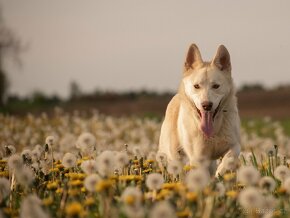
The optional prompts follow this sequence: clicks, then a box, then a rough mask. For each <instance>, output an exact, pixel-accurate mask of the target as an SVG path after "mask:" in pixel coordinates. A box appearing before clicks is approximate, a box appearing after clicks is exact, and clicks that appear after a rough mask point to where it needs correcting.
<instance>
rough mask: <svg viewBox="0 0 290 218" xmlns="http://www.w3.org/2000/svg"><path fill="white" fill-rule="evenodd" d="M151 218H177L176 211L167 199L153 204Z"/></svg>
mask: <svg viewBox="0 0 290 218" xmlns="http://www.w3.org/2000/svg"><path fill="white" fill-rule="evenodd" d="M149 217H150V218H175V217H177V216H176V212H175V210H174V209H173V207H172V206H171V205H170V203H168V202H167V201H161V202H158V203H156V204H155V205H154V206H153V209H152V210H151V211H150V215H149Z"/></svg>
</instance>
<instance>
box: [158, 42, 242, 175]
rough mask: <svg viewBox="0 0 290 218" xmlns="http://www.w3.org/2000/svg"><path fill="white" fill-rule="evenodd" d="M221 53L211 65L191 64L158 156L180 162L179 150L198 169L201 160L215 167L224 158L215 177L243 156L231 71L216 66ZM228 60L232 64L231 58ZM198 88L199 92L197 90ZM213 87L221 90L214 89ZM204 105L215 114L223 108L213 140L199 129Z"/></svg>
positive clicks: (169, 111) (168, 112) (169, 115)
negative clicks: (227, 162)
mask: <svg viewBox="0 0 290 218" xmlns="http://www.w3.org/2000/svg"><path fill="white" fill-rule="evenodd" d="M223 48H224V47H222V48H221V49H223ZM194 52H199V51H194ZM222 52H224V50H222ZM226 52H227V50H226ZM220 53H221V51H219V50H218V53H217V55H216V57H215V59H214V60H213V62H212V63H211V64H208V63H204V62H202V61H201V58H200V59H197V63H190V64H195V65H194V67H193V68H190V69H187V70H186V71H185V73H184V76H183V79H182V82H181V85H180V89H179V91H178V93H177V94H176V95H175V96H174V97H173V99H172V100H171V102H170V103H169V105H168V107H167V110H166V115H165V119H164V122H163V124H162V128H161V134H160V141H159V152H163V153H165V154H166V155H167V156H168V159H169V160H174V159H178V158H179V156H178V151H179V150H183V151H184V153H185V154H186V155H187V157H188V159H189V161H190V164H192V165H198V164H199V160H200V159H203V158H205V159H207V160H209V161H211V163H210V166H214V165H215V160H216V159H218V158H220V157H222V158H223V160H222V161H221V164H220V165H219V166H218V168H217V171H216V175H218V174H223V173H224V172H225V168H224V162H225V161H224V160H225V159H226V158H228V157H237V156H238V155H239V152H240V119H239V115H238V109H237V103H236V97H235V90H234V86H233V82H232V78H231V71H230V68H229V70H220V69H219V67H220V66H218V67H217V65H215V64H214V63H215V62H217V63H219V60H217V59H218V58H220V55H225V53H222V54H220ZM195 55H198V54H195ZM226 55H227V53H226ZM227 58H228V60H229V56H228V57H227ZM226 64H228V65H225V66H230V63H226ZM221 69H223V68H221ZM196 84H198V85H199V88H198V89H196V88H195V87H194V86H195V85H196ZM214 84H218V85H219V88H213V85H214ZM205 101H210V102H212V103H213V107H212V111H215V110H216V109H217V108H218V106H219V105H220V106H219V110H218V113H217V114H216V116H215V118H214V122H213V129H214V130H213V136H212V137H206V136H205V135H204V134H203V132H202V131H201V129H200V123H201V118H200V115H199V113H198V110H200V111H201V110H203V108H202V102H205ZM196 108H198V110H197V109H196ZM211 170H212V169H211Z"/></svg>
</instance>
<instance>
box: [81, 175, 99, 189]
mask: <svg viewBox="0 0 290 218" xmlns="http://www.w3.org/2000/svg"><path fill="white" fill-rule="evenodd" d="M100 180H101V178H100V176H99V175H97V174H91V175H88V176H87V177H86V178H85V181H84V186H85V187H86V189H87V190H88V191H89V192H95V191H96V185H97V183H98V182H99V181H100Z"/></svg>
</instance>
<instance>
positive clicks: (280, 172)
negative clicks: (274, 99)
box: [0, 110, 290, 218]
mask: <svg viewBox="0 0 290 218" xmlns="http://www.w3.org/2000/svg"><path fill="white" fill-rule="evenodd" d="M160 127H161V122H160V121H157V120H154V119H147V118H138V117H120V118H116V117H111V116H105V115H102V114H99V113H98V112H96V111H94V112H92V113H91V114H90V115H82V114H81V113H78V112H75V113H73V114H66V113H64V112H63V111H61V110H56V111H55V114H54V115H53V116H50V117H48V116H47V115H46V114H42V115H40V116H34V115H27V116H26V117H14V116H4V115H0V146H1V147H0V218H2V217H23V218H34V217H35V218H40V217H41V218H46V217H74V218H75V217H105V218H109V217H112V218H114V217H122V218H126V217H128V218H139V217H140V218H141V217H144V218H149V217H150V218H151V217H152V218H171V217H172V218H173V217H202V218H207V217H290V169H289V165H290V137H289V136H288V135H286V133H285V130H284V128H283V127H282V126H281V124H280V123H279V122H276V121H272V120H271V119H270V118H264V119H263V120H260V121H246V122H245V123H244V124H243V128H242V131H241V134H242V135H241V138H242V152H241V154H240V156H239V159H233V158H232V159H231V158H229V159H227V160H225V161H226V168H227V172H226V174H224V175H220V176H219V178H215V177H214V176H210V175H209V174H208V171H207V170H206V167H207V164H208V163H207V161H205V160H201V161H200V164H199V165H198V166H189V165H188V163H187V160H186V158H185V157H184V158H183V159H181V160H179V161H167V158H166V155H164V154H162V153H157V148H158V146H157V145H158V138H159V133H160Z"/></svg>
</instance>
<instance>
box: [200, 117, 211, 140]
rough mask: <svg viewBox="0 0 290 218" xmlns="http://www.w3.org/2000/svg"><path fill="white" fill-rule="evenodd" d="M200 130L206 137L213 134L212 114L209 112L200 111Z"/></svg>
mask: <svg viewBox="0 0 290 218" xmlns="http://www.w3.org/2000/svg"><path fill="white" fill-rule="evenodd" d="M201 130H202V131H203V133H204V134H205V135H206V136H207V137H211V136H212V133H213V120H212V113H211V112H209V111H201Z"/></svg>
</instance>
